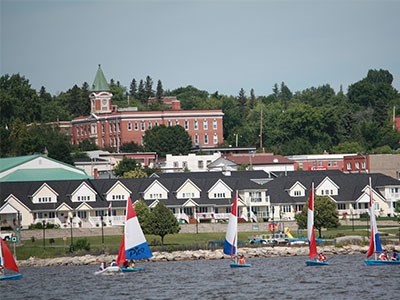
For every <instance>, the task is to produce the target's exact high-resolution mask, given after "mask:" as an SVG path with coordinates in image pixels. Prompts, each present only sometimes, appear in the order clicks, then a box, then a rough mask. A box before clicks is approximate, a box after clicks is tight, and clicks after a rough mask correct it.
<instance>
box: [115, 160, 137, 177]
mask: <svg viewBox="0 0 400 300" xmlns="http://www.w3.org/2000/svg"><path fill="white" fill-rule="evenodd" d="M139 168H140V163H138V162H137V161H136V159H132V158H127V157H124V158H123V159H122V160H121V161H120V162H119V164H118V165H117V166H116V167H115V168H114V174H115V175H116V176H117V177H123V176H124V174H125V173H126V172H130V171H133V170H136V169H139Z"/></svg>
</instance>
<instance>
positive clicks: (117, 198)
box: [111, 195, 125, 200]
mask: <svg viewBox="0 0 400 300" xmlns="http://www.w3.org/2000/svg"><path fill="white" fill-rule="evenodd" d="M111 199H112V200H125V195H112V197H111Z"/></svg>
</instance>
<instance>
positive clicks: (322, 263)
mask: <svg viewBox="0 0 400 300" xmlns="http://www.w3.org/2000/svg"><path fill="white" fill-rule="evenodd" d="M306 265H307V266H326V265H329V262H327V261H316V260H306Z"/></svg>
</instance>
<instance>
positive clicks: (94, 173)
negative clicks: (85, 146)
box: [93, 168, 99, 179]
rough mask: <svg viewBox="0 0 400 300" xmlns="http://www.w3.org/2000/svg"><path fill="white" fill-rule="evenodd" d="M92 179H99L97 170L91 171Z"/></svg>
mask: <svg viewBox="0 0 400 300" xmlns="http://www.w3.org/2000/svg"><path fill="white" fill-rule="evenodd" d="M93 179H99V170H97V168H94V169H93Z"/></svg>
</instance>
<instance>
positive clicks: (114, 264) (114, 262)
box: [110, 259, 117, 267]
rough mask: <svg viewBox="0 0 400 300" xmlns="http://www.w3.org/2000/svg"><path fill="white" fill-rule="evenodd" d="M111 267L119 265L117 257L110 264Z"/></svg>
mask: <svg viewBox="0 0 400 300" xmlns="http://www.w3.org/2000/svg"><path fill="white" fill-rule="evenodd" d="M110 266H111V267H117V262H116V261H115V259H113V261H112V262H111V264H110Z"/></svg>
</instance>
